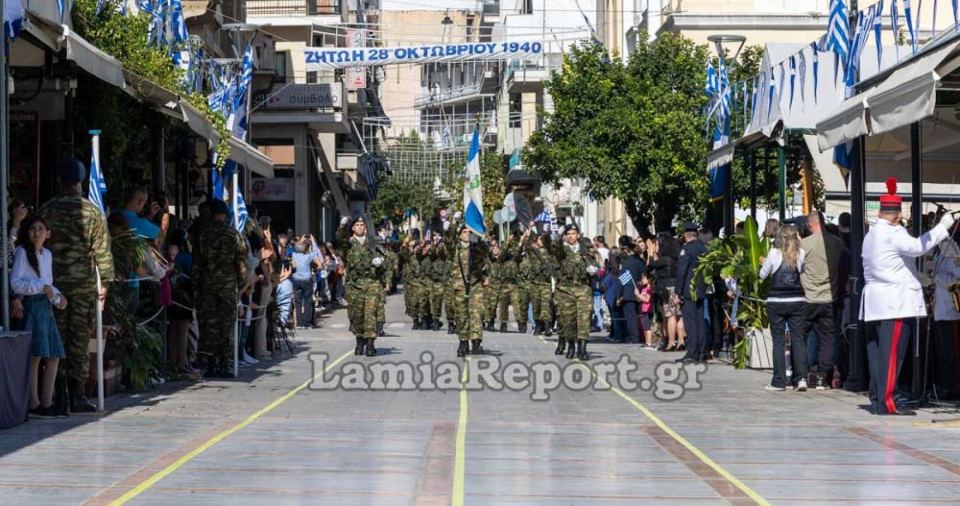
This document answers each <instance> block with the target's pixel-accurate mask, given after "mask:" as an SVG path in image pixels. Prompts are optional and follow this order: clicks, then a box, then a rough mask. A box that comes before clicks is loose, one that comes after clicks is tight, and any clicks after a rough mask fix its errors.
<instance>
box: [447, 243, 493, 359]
mask: <svg viewBox="0 0 960 506" xmlns="http://www.w3.org/2000/svg"><path fill="white" fill-rule="evenodd" d="M471 234H472V232H471V230H470V229H469V228H467V226H466V225H460V226H459V228H457V234H456V237H455V239H453V240H452V243H448V252H449V257H450V261H451V264H452V268H451V269H450V287H451V291H452V298H451V299H450V300H448V301H447V302H448V303H449V304H448V307H449V306H452V308H453V314H454V317H455V320H454V321H455V324H456V328H457V335H458V336H459V338H460V346H459V347H458V348H457V356H458V357H465V356H466V355H467V354H468V353H474V354H480V353H483V351H484V350H483V346H482V345H481V342H482V340H483V312H484V288H485V287H484V285H487V284H489V280H488V276H489V274H490V251H489V247H488V246H487V243H486V242H484V241H482V240H474V241H471Z"/></svg>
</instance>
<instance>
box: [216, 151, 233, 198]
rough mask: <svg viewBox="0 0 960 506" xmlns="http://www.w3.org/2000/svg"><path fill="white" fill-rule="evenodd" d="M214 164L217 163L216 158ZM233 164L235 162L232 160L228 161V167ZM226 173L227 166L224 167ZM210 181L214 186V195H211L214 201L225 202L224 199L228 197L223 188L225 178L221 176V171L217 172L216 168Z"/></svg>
mask: <svg viewBox="0 0 960 506" xmlns="http://www.w3.org/2000/svg"><path fill="white" fill-rule="evenodd" d="M213 163H214V164H216V163H217V160H216V158H215V159H214V161H213ZM231 163H234V162H233V161H231V160H227V163H226V165H229V164H231ZM224 171H226V166H224ZM210 181H211V183H212V186H213V195H211V197H212V198H214V199H218V200H223V199H224V197H226V195H227V192H226V190H225V189H224V187H223V176H222V175H221V174H220V171H219V170H217V169H216V168H214V169H213V170H211V171H210Z"/></svg>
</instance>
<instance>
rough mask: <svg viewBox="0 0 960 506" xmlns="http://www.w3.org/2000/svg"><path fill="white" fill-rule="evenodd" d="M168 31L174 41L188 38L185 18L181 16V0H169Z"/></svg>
mask: <svg viewBox="0 0 960 506" xmlns="http://www.w3.org/2000/svg"><path fill="white" fill-rule="evenodd" d="M170 31H171V32H172V34H173V41H174V42H186V41H187V40H188V39H189V38H190V34H189V33H188V32H187V20H186V18H184V17H183V2H182V1H181V0H170Z"/></svg>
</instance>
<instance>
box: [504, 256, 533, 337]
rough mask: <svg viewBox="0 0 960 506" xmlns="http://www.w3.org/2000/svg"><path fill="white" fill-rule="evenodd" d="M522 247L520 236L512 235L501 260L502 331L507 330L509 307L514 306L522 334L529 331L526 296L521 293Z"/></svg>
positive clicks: (515, 316)
mask: <svg viewBox="0 0 960 506" xmlns="http://www.w3.org/2000/svg"><path fill="white" fill-rule="evenodd" d="M521 251H522V248H521V247H520V240H519V238H515V237H511V238H510V239H508V240H507V243H506V244H505V245H504V247H503V255H502V258H501V262H500V276H501V279H502V283H501V285H500V290H501V294H500V332H504V333H505V332H506V331H507V322H508V321H509V312H508V310H509V308H510V307H511V306H512V307H513V313H514V318H516V320H517V327H518V328H519V330H520V333H521V334H526V333H527V304H526V303H525V299H526V297H522V296H521V295H520V294H521V292H522V291H523V290H522V289H521V285H520V258H521Z"/></svg>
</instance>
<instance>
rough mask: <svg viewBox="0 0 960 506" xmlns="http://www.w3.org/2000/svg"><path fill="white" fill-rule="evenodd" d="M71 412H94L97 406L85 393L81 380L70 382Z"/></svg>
mask: <svg viewBox="0 0 960 506" xmlns="http://www.w3.org/2000/svg"><path fill="white" fill-rule="evenodd" d="M69 385H70V412H71V413H93V412H95V411H96V410H97V406H96V405H94V404H93V403H92V402H90V400H89V399H87V396H86V395H84V392H83V385H82V384H81V383H79V382H74V381H71V382H70V384H69Z"/></svg>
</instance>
